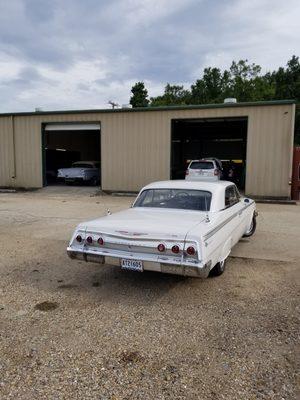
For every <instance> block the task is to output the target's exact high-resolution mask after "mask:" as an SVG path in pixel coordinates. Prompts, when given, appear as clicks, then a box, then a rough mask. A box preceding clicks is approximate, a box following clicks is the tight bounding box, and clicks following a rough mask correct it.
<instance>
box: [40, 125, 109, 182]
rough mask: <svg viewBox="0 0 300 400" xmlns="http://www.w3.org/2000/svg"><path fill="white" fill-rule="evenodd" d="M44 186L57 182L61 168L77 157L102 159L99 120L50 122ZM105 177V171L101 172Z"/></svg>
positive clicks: (45, 131) (45, 134)
mask: <svg viewBox="0 0 300 400" xmlns="http://www.w3.org/2000/svg"><path fill="white" fill-rule="evenodd" d="M42 142H43V159H44V171H43V176H44V186H46V185H49V184H57V183H58V182H57V178H56V176H57V170H58V169H60V168H69V167H71V166H72V163H73V162H76V161H97V162H100V165H101V160H100V155H101V139H100V125H99V124H49V125H46V126H45V127H44V129H43V141H42ZM100 177H101V173H100Z"/></svg>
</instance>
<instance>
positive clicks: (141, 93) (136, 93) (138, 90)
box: [130, 82, 149, 107]
mask: <svg viewBox="0 0 300 400" xmlns="http://www.w3.org/2000/svg"><path fill="white" fill-rule="evenodd" d="M131 93H132V96H131V97H130V104H131V105H132V107H147V106H148V104H149V100H148V90H147V89H146V88H145V84H144V82H137V83H135V84H134V85H133V86H132V88H131Z"/></svg>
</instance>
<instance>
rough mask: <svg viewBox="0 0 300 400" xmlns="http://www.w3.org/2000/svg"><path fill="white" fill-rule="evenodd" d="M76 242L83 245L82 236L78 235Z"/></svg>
mask: <svg viewBox="0 0 300 400" xmlns="http://www.w3.org/2000/svg"><path fill="white" fill-rule="evenodd" d="M76 240H77V242H79V243H81V242H82V237H81V236H80V235H77V236H76Z"/></svg>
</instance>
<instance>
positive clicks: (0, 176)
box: [0, 104, 295, 197]
mask: <svg viewBox="0 0 300 400" xmlns="http://www.w3.org/2000/svg"><path fill="white" fill-rule="evenodd" d="M294 114H295V105H293V104H284V105H269V106H249V107H226V108H208V109H186V110H164V111H145V112H132V111H128V112H115V113H114V112H109V113H107V112H106V113H100V112H99V113H86V114H85V113H78V114H53V115H43V114H37V115H30V116H18V115H16V116H15V117H14V131H15V132H14V135H13V134H12V126H13V123H12V122H13V121H12V118H11V117H6V116H5V117H4V116H0V186H15V187H41V186H42V182H43V179H42V175H43V174H42V144H41V140H42V135H41V130H42V124H43V123H47V122H100V123H101V141H102V147H101V153H102V154H101V162H102V187H103V189H104V190H113V191H116V190H120V191H137V190H139V189H140V187H141V186H143V185H145V184H147V183H149V182H151V181H155V180H162V179H169V178H170V157H171V121H172V119H177V118H217V117H248V143H247V175H246V193H247V194H249V195H251V194H252V195H257V196H279V197H289V196H290V185H289V180H290V177H291V165H292V144H293V126H294ZM14 149H15V151H14ZM14 152H15V169H16V170H15V176H16V177H15V178H13V176H14Z"/></svg>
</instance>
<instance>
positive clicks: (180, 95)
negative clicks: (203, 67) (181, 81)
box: [151, 83, 190, 107]
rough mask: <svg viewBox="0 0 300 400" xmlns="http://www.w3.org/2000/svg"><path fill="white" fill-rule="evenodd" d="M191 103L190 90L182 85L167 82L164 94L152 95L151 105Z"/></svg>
mask: <svg viewBox="0 0 300 400" xmlns="http://www.w3.org/2000/svg"><path fill="white" fill-rule="evenodd" d="M183 104H190V92H189V91H188V90H186V89H184V87H183V86H181V85H170V84H169V83H167V85H166V87H165V91H164V94H163V95H162V96H157V97H152V98H151V106H152V107H155V106H173V105H183Z"/></svg>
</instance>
